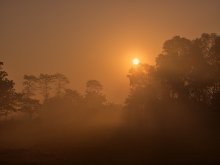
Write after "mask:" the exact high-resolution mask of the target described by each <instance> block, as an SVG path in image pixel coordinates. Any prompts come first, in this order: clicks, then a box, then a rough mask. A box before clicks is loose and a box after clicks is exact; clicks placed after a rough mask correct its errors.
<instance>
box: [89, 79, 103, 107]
mask: <svg viewBox="0 0 220 165" xmlns="http://www.w3.org/2000/svg"><path fill="white" fill-rule="evenodd" d="M102 89H103V86H102V84H101V83H100V82H99V81H97V80H89V81H87V83H86V93H85V102H86V104H87V106H88V107H89V108H90V109H99V108H100V107H102V106H103V105H104V104H105V103H106V97H105V95H103V94H102Z"/></svg>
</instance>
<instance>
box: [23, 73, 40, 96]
mask: <svg viewBox="0 0 220 165" xmlns="http://www.w3.org/2000/svg"><path fill="white" fill-rule="evenodd" d="M37 82H38V78H37V77H36V76H34V75H24V81H23V86H24V89H23V93H24V96H25V97H27V98H31V97H34V96H35V94H36V90H37V85H38V84H37Z"/></svg>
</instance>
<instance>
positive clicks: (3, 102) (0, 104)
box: [0, 62, 18, 113]
mask: <svg viewBox="0 0 220 165" xmlns="http://www.w3.org/2000/svg"><path fill="white" fill-rule="evenodd" d="M2 66H3V62H0V111H2V112H3V111H4V112H5V113H7V112H9V111H12V110H15V109H16V101H17V99H18V94H17V93H16V92H15V89H14V82H13V80H9V79H8V78H7V77H8V74H7V72H6V71H4V70H3V68H2Z"/></svg>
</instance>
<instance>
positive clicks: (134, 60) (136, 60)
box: [132, 58, 140, 65]
mask: <svg viewBox="0 0 220 165" xmlns="http://www.w3.org/2000/svg"><path fill="white" fill-rule="evenodd" d="M132 64H133V65H139V64H140V60H139V59H138V58H134V59H133V60H132Z"/></svg>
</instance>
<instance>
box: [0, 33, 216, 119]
mask: <svg viewBox="0 0 220 165" xmlns="http://www.w3.org/2000/svg"><path fill="white" fill-rule="evenodd" d="M2 66H3V62H1V63H0V112H1V113H2V114H7V113H9V112H12V111H26V112H29V113H30V114H31V113H32V112H33V111H36V110H39V109H41V110H42V109H43V108H42V107H45V106H52V107H53V104H54V105H58V103H60V105H62V106H63V107H65V106H66V105H69V106H70V107H72V109H77V108H79V109H93V110H95V109H102V108H103V107H105V108H106V107H109V106H110V105H111V106H112V105H113V104H111V103H109V102H108V101H107V99H106V96H105V95H104V94H103V92H102V89H103V86H102V84H101V83H100V82H99V81H97V80H89V81H88V82H87V83H86V90H85V94H81V93H79V92H78V91H76V90H72V89H69V88H67V87H66V86H67V84H68V83H69V80H68V78H67V77H66V76H65V75H63V74H61V73H56V74H40V75H38V76H36V75H24V79H23V91H22V92H20V93H18V92H16V91H15V88H14V85H15V83H14V82H13V80H9V79H8V77H7V76H8V74H7V72H6V71H5V70H4V69H3V67H2ZM219 73H220V36H219V35H217V34H215V33H212V34H207V33H204V34H202V35H201V36H200V37H199V38H195V39H187V38H185V37H180V36H175V37H173V38H171V39H169V40H167V41H165V42H164V44H163V50H162V52H161V54H159V55H158V56H157V57H156V63H155V65H148V64H144V63H142V64H140V65H138V66H133V67H132V68H131V69H130V71H129V73H128V75H127V76H128V79H129V82H130V93H129V95H128V97H127V98H126V100H125V106H124V109H126V110H127V111H126V112H127V113H128V114H130V116H132V117H134V116H135V115H140V114H141V115H140V116H144V115H143V114H144V113H146V112H148V111H151V110H152V111H155V110H156V109H160V110H161V109H163V110H164V109H169V108H170V107H172V106H173V105H183V106H186V107H187V108H186V109H190V110H195V109H197V110H204V111H211V112H216V113H219V108H220V75H219ZM82 107H84V108H82ZM177 107H178V106H177ZM55 108H56V107H55ZM179 108H180V106H179ZM128 116H129V115H128ZM217 116H218V115H217Z"/></svg>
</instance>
